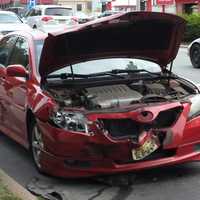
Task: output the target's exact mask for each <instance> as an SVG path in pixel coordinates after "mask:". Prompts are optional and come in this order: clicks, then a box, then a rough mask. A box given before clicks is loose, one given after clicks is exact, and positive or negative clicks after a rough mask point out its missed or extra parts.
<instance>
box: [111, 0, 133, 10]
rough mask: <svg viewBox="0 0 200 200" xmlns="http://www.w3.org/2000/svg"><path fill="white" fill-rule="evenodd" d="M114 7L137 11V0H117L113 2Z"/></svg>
mask: <svg viewBox="0 0 200 200" xmlns="http://www.w3.org/2000/svg"><path fill="white" fill-rule="evenodd" d="M112 8H113V9H114V10H117V11H136V10H137V1H136V0H115V1H113V2H112Z"/></svg>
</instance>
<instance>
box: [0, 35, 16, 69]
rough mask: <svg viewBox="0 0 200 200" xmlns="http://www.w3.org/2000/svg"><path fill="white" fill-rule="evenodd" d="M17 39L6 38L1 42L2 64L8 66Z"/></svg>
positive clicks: (0, 62)
mask: <svg viewBox="0 0 200 200" xmlns="http://www.w3.org/2000/svg"><path fill="white" fill-rule="evenodd" d="M16 40H17V38H16V37H15V36H11V37H5V38H3V39H2V40H1V41H0V64H1V65H3V66H6V65H7V61H8V57H9V55H10V53H11V51H12V49H13V47H14V45H15V42H16Z"/></svg>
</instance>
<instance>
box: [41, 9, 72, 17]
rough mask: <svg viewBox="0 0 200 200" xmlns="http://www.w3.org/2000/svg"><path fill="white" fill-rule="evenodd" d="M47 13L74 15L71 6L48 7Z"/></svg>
mask: <svg viewBox="0 0 200 200" xmlns="http://www.w3.org/2000/svg"><path fill="white" fill-rule="evenodd" d="M45 15H57V16H72V9H71V8H58V7H57V8H46V10H45Z"/></svg>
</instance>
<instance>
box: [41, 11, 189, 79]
mask: <svg viewBox="0 0 200 200" xmlns="http://www.w3.org/2000/svg"><path fill="white" fill-rule="evenodd" d="M184 28H185V21H184V20H183V19H182V18H180V17H178V16H175V15H171V14H163V13H153V12H129V13H125V14H124V13H120V14H116V15H113V16H109V17H105V18H102V19H98V20H95V21H92V22H89V23H86V24H83V25H78V26H76V27H74V28H71V29H69V30H67V31H63V32H59V33H53V34H49V35H48V37H47V38H46V39H45V41H44V46H43V49H42V53H41V58H40V64H39V73H40V75H41V77H45V76H46V75H48V74H49V73H51V72H53V71H56V70H58V69H61V68H62V67H65V66H67V65H70V64H75V63H79V62H83V61H87V60H93V59H99V58H106V57H119V56H120V57H138V58H144V59H147V60H152V61H154V62H156V63H158V64H159V65H160V66H161V68H162V69H164V68H165V67H166V65H167V64H168V63H170V62H171V61H173V60H174V59H175V57H176V55H177V53H178V49H179V46H180V43H181V39H182V35H183V33H184ZM94 67H95V66H94Z"/></svg>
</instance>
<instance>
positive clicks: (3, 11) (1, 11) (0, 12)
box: [0, 10, 16, 15]
mask: <svg viewBox="0 0 200 200" xmlns="http://www.w3.org/2000/svg"><path fill="white" fill-rule="evenodd" d="M0 14H9V15H16V14H15V13H14V12H12V11H5V10H0Z"/></svg>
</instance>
